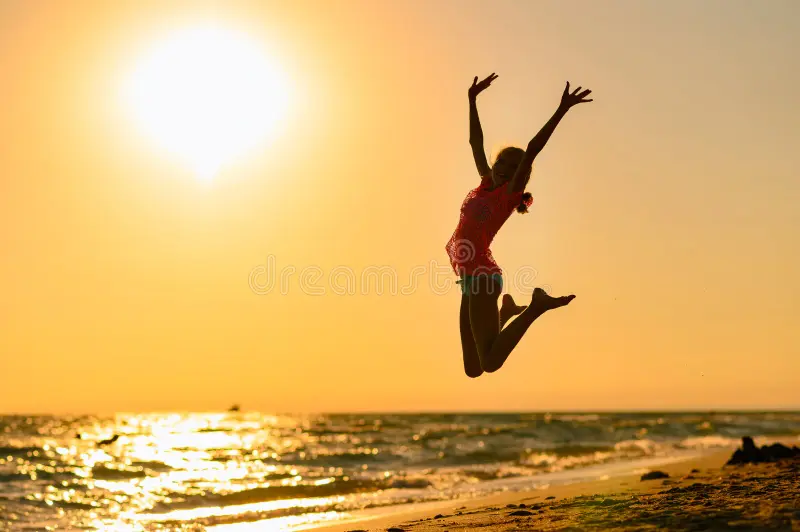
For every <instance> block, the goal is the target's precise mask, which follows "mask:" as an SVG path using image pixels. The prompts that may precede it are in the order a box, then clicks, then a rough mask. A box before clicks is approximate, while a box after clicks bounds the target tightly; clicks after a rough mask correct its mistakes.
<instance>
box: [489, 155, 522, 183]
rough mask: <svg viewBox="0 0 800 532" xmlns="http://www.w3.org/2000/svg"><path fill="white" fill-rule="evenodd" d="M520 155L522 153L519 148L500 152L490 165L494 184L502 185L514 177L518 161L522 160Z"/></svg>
mask: <svg viewBox="0 0 800 532" xmlns="http://www.w3.org/2000/svg"><path fill="white" fill-rule="evenodd" d="M522 155H523V153H521V150H520V152H516V151H513V152H510V153H504V154H501V155H500V157H498V158H497V160H496V161H495V163H494V166H492V181H494V183H495V185H502V184H503V183H505V182H506V181H509V180H510V179H511V178H512V177H514V173H515V172H516V171H517V167H518V166H519V163H520V162H522Z"/></svg>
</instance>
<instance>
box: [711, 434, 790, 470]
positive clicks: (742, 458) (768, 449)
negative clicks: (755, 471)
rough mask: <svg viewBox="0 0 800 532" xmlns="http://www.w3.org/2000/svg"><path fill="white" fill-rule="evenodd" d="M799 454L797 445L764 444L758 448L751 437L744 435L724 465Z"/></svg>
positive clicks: (749, 462) (783, 457) (762, 460)
mask: <svg viewBox="0 0 800 532" xmlns="http://www.w3.org/2000/svg"><path fill="white" fill-rule="evenodd" d="M797 456H800V449H798V448H797V447H794V446H793V447H787V446H785V445H781V444H780V443H773V444H772V445H764V446H762V447H761V448H760V449H759V448H758V446H757V445H756V444H755V442H753V438H751V437H750V436H745V437H744V438H742V447H741V449H737V450H736V451H735V452H734V453H733V456H731V459H730V460H728V463H727V464H726V465H738V464H759V463H763V462H777V461H778V460H784V459H786V458H794V457H797Z"/></svg>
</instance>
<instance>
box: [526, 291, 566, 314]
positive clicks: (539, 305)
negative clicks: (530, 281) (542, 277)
mask: <svg viewBox="0 0 800 532" xmlns="http://www.w3.org/2000/svg"><path fill="white" fill-rule="evenodd" d="M573 299H575V296H574V295H569V296H562V297H552V296H551V295H549V294H548V293H547V292H545V291H544V290H542V289H541V288H536V289H534V290H533V296H531V308H535V309H537V310H539V311H541V312H542V313H544V312H547V311H548V310H553V309H554V308H558V307H563V306H564V305H569V302H570V301H572V300H573Z"/></svg>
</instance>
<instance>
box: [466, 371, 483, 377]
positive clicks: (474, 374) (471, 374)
mask: <svg viewBox="0 0 800 532" xmlns="http://www.w3.org/2000/svg"><path fill="white" fill-rule="evenodd" d="M464 373H466V374H467V377H469V378H470V379H477V378H478V377H480V376H481V375H483V370H482V369H479V370H474V369H465V370H464Z"/></svg>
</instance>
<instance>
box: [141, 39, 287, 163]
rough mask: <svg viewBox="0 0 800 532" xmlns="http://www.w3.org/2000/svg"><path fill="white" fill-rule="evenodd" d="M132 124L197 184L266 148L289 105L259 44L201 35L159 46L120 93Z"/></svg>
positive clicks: (278, 77) (281, 83)
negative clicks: (252, 151)
mask: <svg viewBox="0 0 800 532" xmlns="http://www.w3.org/2000/svg"><path fill="white" fill-rule="evenodd" d="M125 89H126V90H125V99H126V107H127V108H128V109H129V110H130V112H131V113H132V115H133V119H134V120H135V121H136V123H137V124H138V125H139V126H140V128H141V129H142V130H143V131H144V132H146V133H147V134H148V135H149V136H151V137H153V138H154V139H155V140H156V141H157V142H158V143H159V144H160V145H161V146H162V147H164V148H165V149H166V150H168V151H169V152H171V153H173V154H174V155H176V156H178V157H180V158H181V159H182V160H183V161H184V162H185V163H187V164H189V165H191V167H192V169H193V170H194V171H195V173H196V175H197V176H198V177H200V178H205V179H210V178H212V177H213V176H214V175H215V174H216V173H217V171H218V170H219V168H220V166H222V165H223V164H225V163H226V162H228V161H230V160H232V159H234V158H235V157H237V156H239V155H241V154H242V153H244V152H246V151H248V150H250V149H252V148H254V147H255V146H257V145H259V144H260V143H263V142H265V141H266V139H267V138H268V137H269V135H270V134H272V133H274V132H275V129H276V126H277V125H278V122H279V121H280V119H281V117H282V116H283V115H284V113H285V111H286V106H287V100H288V88H287V84H286V80H285V77H284V76H283V75H282V74H281V73H280V72H279V71H278V70H277V69H276V68H275V66H274V65H272V64H271V62H270V61H269V60H268V58H267V57H266V55H265V54H264V53H263V50H262V47H261V46H260V44H259V43H258V42H256V41H254V40H251V39H249V38H248V37H246V36H245V35H243V34H240V33H237V32H235V31H231V30H226V29H221V28H216V27H200V28H192V29H188V30H184V31H181V32H178V33H175V34H173V35H172V36H170V37H169V38H167V39H166V40H164V41H162V42H160V43H158V44H157V45H156V46H154V47H153V49H152V50H151V51H150V52H149V53H148V54H146V55H145V56H144V57H143V58H142V59H141V60H140V61H139V63H138V65H137V66H136V68H135V69H134V72H133V75H132V76H131V78H130V79H129V82H128V84H127V86H126V88H125Z"/></svg>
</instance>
